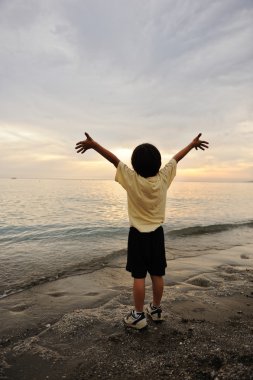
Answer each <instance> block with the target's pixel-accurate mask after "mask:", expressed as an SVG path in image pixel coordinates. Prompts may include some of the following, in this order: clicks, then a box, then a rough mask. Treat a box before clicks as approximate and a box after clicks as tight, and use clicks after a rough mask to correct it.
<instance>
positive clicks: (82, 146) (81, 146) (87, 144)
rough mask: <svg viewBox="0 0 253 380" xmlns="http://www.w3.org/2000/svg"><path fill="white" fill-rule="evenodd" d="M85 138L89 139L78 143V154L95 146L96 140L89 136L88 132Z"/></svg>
mask: <svg viewBox="0 0 253 380" xmlns="http://www.w3.org/2000/svg"><path fill="white" fill-rule="evenodd" d="M85 136H86V137H87V139H86V140H83V141H79V142H78V143H76V147H75V149H77V153H82V154H83V153H84V152H86V150H88V149H92V148H93V146H94V140H93V139H92V138H91V137H90V135H88V133H87V132H85Z"/></svg>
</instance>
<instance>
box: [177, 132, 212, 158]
mask: <svg viewBox="0 0 253 380" xmlns="http://www.w3.org/2000/svg"><path fill="white" fill-rule="evenodd" d="M200 136H201V133H199V134H198V136H197V137H195V139H193V140H192V142H191V143H190V144H189V145H187V146H186V147H185V148H184V149H182V150H180V151H179V152H178V153H177V154H175V156H174V157H173V158H174V159H175V160H176V161H177V162H179V161H180V160H182V158H184V157H185V156H186V155H187V154H188V153H189V152H190V151H191V150H192V149H193V148H195V149H196V150H197V149H198V148H200V149H201V150H205V149H206V148H208V144H209V143H208V142H207V141H204V140H200V139H199V138H200Z"/></svg>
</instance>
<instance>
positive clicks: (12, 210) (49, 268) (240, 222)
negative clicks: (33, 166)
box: [0, 179, 253, 297]
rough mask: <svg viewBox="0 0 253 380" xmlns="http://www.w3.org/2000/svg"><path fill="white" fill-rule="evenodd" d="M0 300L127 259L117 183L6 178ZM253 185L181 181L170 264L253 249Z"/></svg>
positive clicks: (122, 196) (173, 197) (171, 219)
mask: <svg viewBox="0 0 253 380" xmlns="http://www.w3.org/2000/svg"><path fill="white" fill-rule="evenodd" d="M0 186H1V192H0V297H6V296H8V295H10V294H13V293H15V292H19V291H21V290H23V289H27V288H29V287H32V286H35V285H36V284H39V283H43V282H47V281H52V280H55V279H57V278H59V277H63V276H69V275H73V274H80V273H86V272H91V271H94V270H96V269H98V268H100V267H101V266H103V265H106V264H105V263H108V262H109V261H110V257H111V256H115V255H124V254H125V253H126V245H127V235H128V217H127V202H126V193H125V191H124V190H123V189H122V188H121V187H120V185H119V184H117V183H115V182H114V181H112V180H39V179H16V180H14V179H0ZM252 211H253V183H207V182H177V181H175V182H174V183H173V184H172V186H171V188H170V189H169V192H168V199H167V209H166V220H165V223H164V231H165V237H166V254H167V259H168V260H176V259H177V258H179V257H186V256H196V255H199V256H201V255H205V254H206V253H207V252H209V251H210V250H212V251H216V252H217V254H218V253H219V251H220V250H222V249H227V248H230V247H233V246H238V245H247V244H250V243H252V241H253V239H252V232H253V229H252V228H253V215H252Z"/></svg>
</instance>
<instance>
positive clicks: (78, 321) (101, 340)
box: [0, 245, 253, 380]
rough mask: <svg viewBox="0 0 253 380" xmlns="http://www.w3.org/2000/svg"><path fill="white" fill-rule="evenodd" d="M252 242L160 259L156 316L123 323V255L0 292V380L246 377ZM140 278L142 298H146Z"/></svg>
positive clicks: (250, 349) (251, 332) (128, 300)
mask: <svg viewBox="0 0 253 380" xmlns="http://www.w3.org/2000/svg"><path fill="white" fill-rule="evenodd" d="M252 252H253V245H247V246H245V247H235V248H233V249H229V250H224V251H220V252H219V253H217V251H216V252H211V251H210V252H209V253H208V254H206V255H205V256H202V257H198V256H196V257H191V258H180V259H177V260H173V261H169V262H168V265H169V266H168V270H167V274H166V277H165V284H166V285H165V291H164V298H163V304H162V306H163V310H164V314H165V321H164V322H162V323H161V324H155V323H154V322H152V321H149V324H148V328H147V329H145V330H143V331H135V330H131V329H127V328H125V327H124V326H123V324H122V318H123V317H124V316H125V314H126V313H128V312H129V310H131V307H132V295H131V287H132V281H131V278H130V276H129V274H128V273H127V272H126V271H125V270H124V261H125V258H124V256H123V255H122V256H119V257H118V258H114V260H112V261H111V262H106V261H105V264H104V267H103V268H102V269H100V270H95V271H94V272H93V273H89V274H85V275H79V276H73V277H69V278H64V279H60V280H57V281H54V282H51V283H47V284H43V285H38V286H36V287H34V288H32V289H30V290H26V291H24V292H21V293H19V294H15V295H12V296H10V297H7V298H4V299H2V300H0V308H1V315H0V337H1V338H0V379H13V380H16V379H17V380H22V379H27V380H33V379H34V380H40V379H55V380H59V379H68V380H70V379H71V380H75V379H76V380H79V379H90V378H94V379H97V378H98V379H99V378H101V379H148V378H151V377H155V378H156V379H176V380H178V379H179V380H180V379H184V380H187V379H192V380H193V379H194V380H198V379H199V380H201V379H203V380H204V379H216V380H219V379H227V380H233V379H253V367H252V364H253V344H252V343H253V322H252V321H253V318H252V316H253V302H252V301H253V254H252ZM151 293H152V289H151V284H150V281H147V292H146V300H147V302H149V300H150V299H151Z"/></svg>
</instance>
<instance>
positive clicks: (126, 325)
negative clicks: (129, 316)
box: [123, 319, 148, 330]
mask: <svg viewBox="0 0 253 380" xmlns="http://www.w3.org/2000/svg"><path fill="white" fill-rule="evenodd" d="M123 323H124V326H125V327H129V328H130V329H135V330H143V329H145V328H147V327H148V324H147V321H146V323H145V322H144V323H138V324H136V325H129V324H127V323H126V322H125V320H124V319H123Z"/></svg>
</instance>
